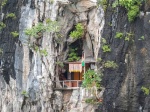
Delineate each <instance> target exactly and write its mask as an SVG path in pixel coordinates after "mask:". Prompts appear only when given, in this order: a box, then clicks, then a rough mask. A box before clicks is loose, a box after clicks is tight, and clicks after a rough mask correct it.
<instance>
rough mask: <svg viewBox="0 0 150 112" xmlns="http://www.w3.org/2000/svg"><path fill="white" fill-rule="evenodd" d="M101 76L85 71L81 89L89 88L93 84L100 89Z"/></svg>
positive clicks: (91, 71)
mask: <svg viewBox="0 0 150 112" xmlns="http://www.w3.org/2000/svg"><path fill="white" fill-rule="evenodd" d="M101 76H102V74H98V73H96V72H95V71H94V70H90V69H89V70H87V71H86V72H85V74H84V76H83V78H84V80H83V81H82V85H83V87H85V88H90V87H92V86H93V84H94V85H96V87H100V81H101Z"/></svg>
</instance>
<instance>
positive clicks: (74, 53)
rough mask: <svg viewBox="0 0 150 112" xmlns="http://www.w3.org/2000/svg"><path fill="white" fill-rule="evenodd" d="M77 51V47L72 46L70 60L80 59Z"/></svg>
mask: <svg viewBox="0 0 150 112" xmlns="http://www.w3.org/2000/svg"><path fill="white" fill-rule="evenodd" d="M76 51H77V48H75V49H72V48H71V49H70V50H69V55H68V61H78V60H79V59H80V57H79V56H78V54H77V52H76Z"/></svg>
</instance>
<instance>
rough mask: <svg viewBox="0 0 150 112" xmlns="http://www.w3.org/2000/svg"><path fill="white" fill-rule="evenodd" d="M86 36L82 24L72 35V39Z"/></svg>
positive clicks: (76, 27) (78, 25) (79, 24)
mask: <svg viewBox="0 0 150 112" xmlns="http://www.w3.org/2000/svg"><path fill="white" fill-rule="evenodd" d="M83 34H84V26H83V25H82V24H81V23H78V24H77V25H76V26H75V30H74V31H72V32H71V33H70V37H72V38H81V37H82V36H83Z"/></svg>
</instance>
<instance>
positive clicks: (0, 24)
mask: <svg viewBox="0 0 150 112" xmlns="http://www.w3.org/2000/svg"><path fill="white" fill-rule="evenodd" d="M5 27H6V25H5V24H4V23H3V22H0V30H2V29H3V28H5Z"/></svg>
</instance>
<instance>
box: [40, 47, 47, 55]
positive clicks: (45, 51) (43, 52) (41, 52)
mask: <svg viewBox="0 0 150 112" xmlns="http://www.w3.org/2000/svg"><path fill="white" fill-rule="evenodd" d="M39 52H40V54H41V55H43V56H48V52H47V50H46V49H43V50H40V51H39Z"/></svg>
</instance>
